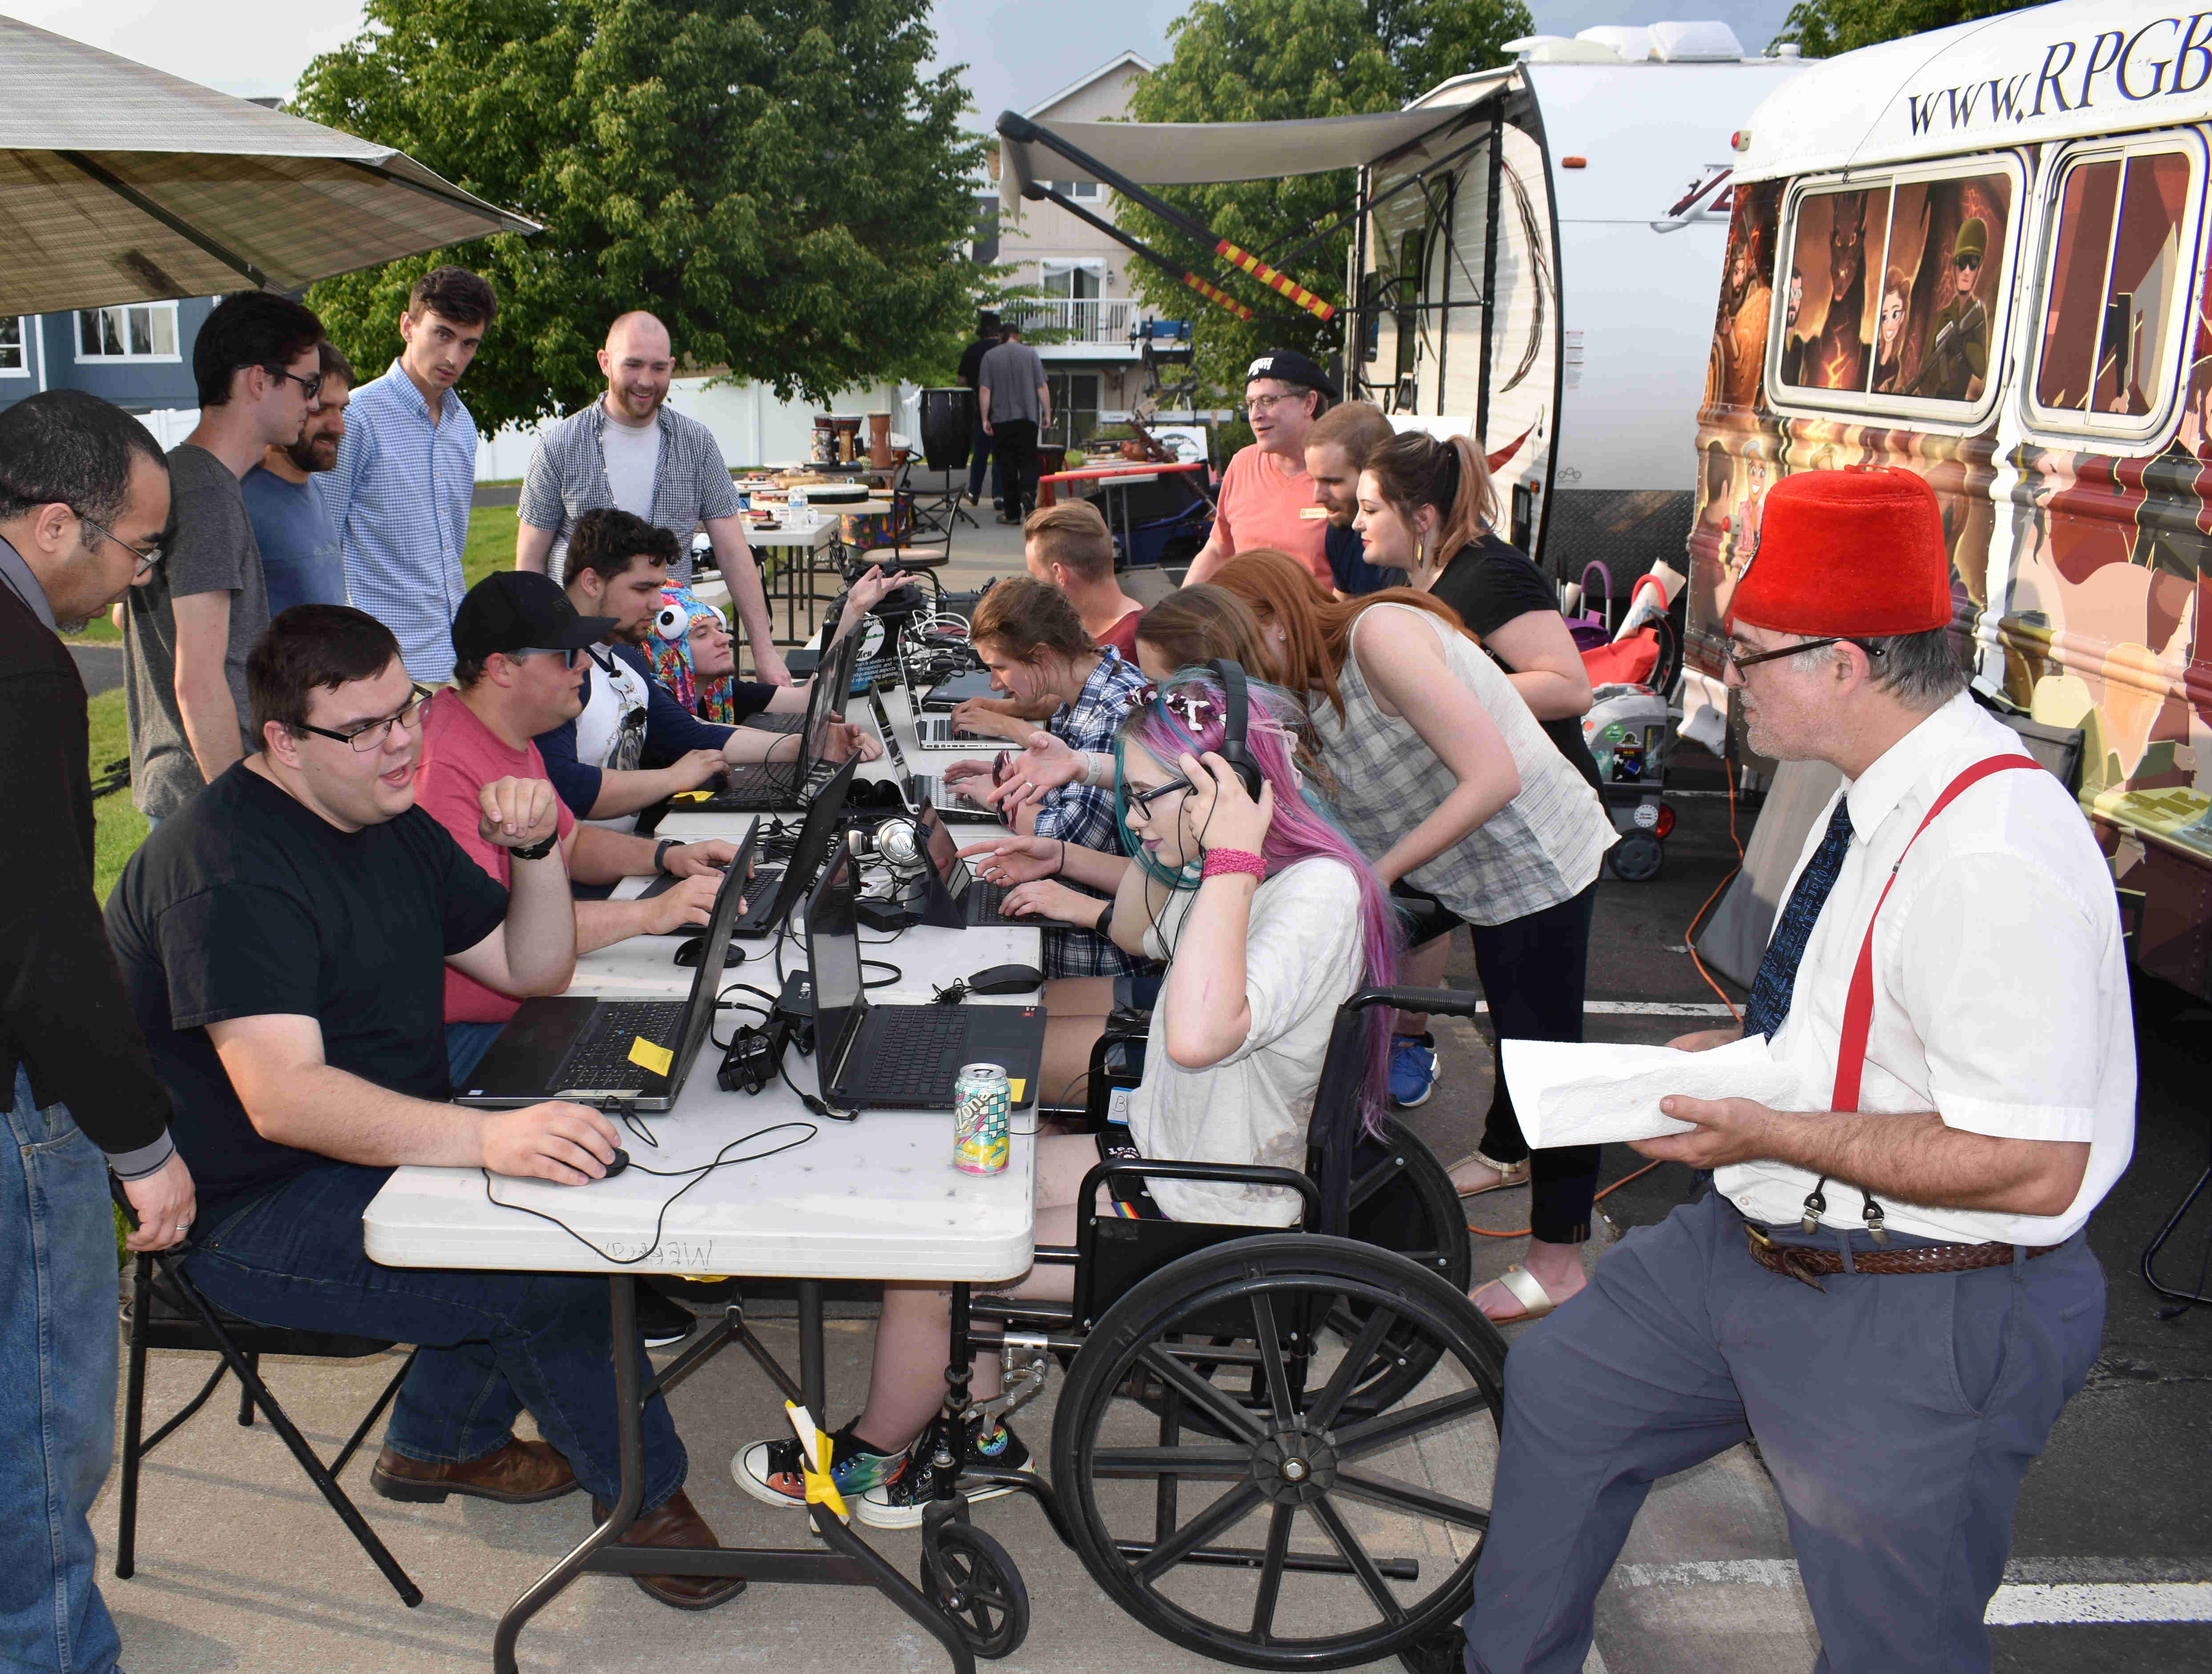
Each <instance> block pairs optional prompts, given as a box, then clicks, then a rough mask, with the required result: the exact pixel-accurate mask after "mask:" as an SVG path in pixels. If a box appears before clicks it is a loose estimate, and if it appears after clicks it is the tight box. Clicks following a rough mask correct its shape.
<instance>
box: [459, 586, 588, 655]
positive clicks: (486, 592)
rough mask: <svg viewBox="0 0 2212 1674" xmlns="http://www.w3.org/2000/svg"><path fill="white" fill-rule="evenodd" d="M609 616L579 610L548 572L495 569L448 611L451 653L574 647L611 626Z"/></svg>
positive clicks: (511, 651)
mask: <svg viewBox="0 0 2212 1674" xmlns="http://www.w3.org/2000/svg"><path fill="white" fill-rule="evenodd" d="M614 626H615V618H613V617H611V616H579V615H577V614H576V607H575V606H574V605H572V604H570V603H569V602H568V594H565V593H563V592H562V590H561V587H560V586H559V584H558V583H557V582H556V581H554V580H553V579H552V578H551V577H550V576H548V575H538V573H537V572H536V571H534V570H528V569H495V570H494V571H493V572H492V573H491V574H490V575H487V576H485V577H484V578H483V580H482V581H478V582H477V584H476V585H475V586H474V587H471V588H470V589H469V591H468V596H467V597H466V598H465V599H463V600H461V607H460V609H459V610H458V611H455V612H453V654H454V655H455V656H457V657H459V658H460V659H461V660H463V661H465V662H482V661H483V660H484V659H485V658H486V657H489V656H490V655H491V654H493V653H494V652H506V653H507V654H513V653H514V652H517V651H574V650H578V649H580V648H582V647H584V646H586V645H597V644H598V643H599V642H600V641H601V640H603V639H605V637H606V636H607V635H608V634H609V633H610V632H611V631H612V630H613V629H614Z"/></svg>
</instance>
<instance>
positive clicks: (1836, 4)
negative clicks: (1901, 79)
mask: <svg viewBox="0 0 2212 1674" xmlns="http://www.w3.org/2000/svg"><path fill="white" fill-rule="evenodd" d="M2024 3H2035V0H1797V3H1796V5H1794V6H1792V7H1791V8H1790V18H1789V21H1787V22H1786V23H1785V24H1784V25H1783V28H1782V33H1780V34H1779V35H1778V36H1777V37H1775V39H1776V40H1794V41H1796V43H1797V44H1798V45H1799V46H1802V47H1803V48H1804V49H1805V56H1806V57H1807V58H1834V57H1835V56H1836V54H1837V53H1838V52H1850V51H1852V50H1854V49H1855V48H1857V47H1861V46H1873V45H1874V44H1875V42H1876V41H1881V40H1901V39H1903V38H1904V37H1905V36H1906V35H1917V34H1922V33H1925V32H1926V31H1928V30H1929V29H1944V28H1948V27H1950V26H1951V25H1952V24H1954V23H1971V22H1972V21H1974V20H1975V19H1976V18H1981V17H1995V16H1996V15H1997V14H1998V13H2000V12H2016V11H2020V10H2021V9H2024Z"/></svg>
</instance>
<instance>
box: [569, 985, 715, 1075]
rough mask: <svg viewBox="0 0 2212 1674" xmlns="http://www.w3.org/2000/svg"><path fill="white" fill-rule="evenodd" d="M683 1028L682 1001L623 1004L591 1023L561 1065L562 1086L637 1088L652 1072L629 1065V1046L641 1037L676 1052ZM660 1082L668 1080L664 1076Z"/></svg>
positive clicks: (631, 1063)
mask: <svg viewBox="0 0 2212 1674" xmlns="http://www.w3.org/2000/svg"><path fill="white" fill-rule="evenodd" d="M683 1028H684V1001H681V1000H635V1001H629V1000H626V1001H623V1002H622V1003H621V1004H620V1005H619V1006H615V1007H609V1008H608V1009H606V1010H605V1011H603V1012H601V1013H600V1014H599V1015H598V1016H597V1017H595V1018H593V1019H592V1025H591V1027H590V1028H588V1029H586V1031H585V1032H584V1034H583V1038H581V1039H580V1040H578V1041H577V1043H576V1044H575V1046H574V1049H573V1050H571V1051H570V1052H569V1054H568V1062H566V1063H564V1064H562V1066H561V1074H560V1077H559V1081H560V1085H561V1086H562V1087H635V1086H636V1085H637V1084H638V1080H639V1078H640V1077H641V1076H648V1075H651V1074H653V1072H652V1071H651V1070H649V1069H647V1068H645V1067H644V1066H643V1065H642V1064H638V1063H633V1062H630V1056H629V1051H630V1047H631V1046H632V1045H633V1044H635V1042H636V1040H637V1038H638V1037H639V1036H640V1035H643V1036H644V1037H645V1038H647V1040H649V1041H651V1042H652V1043H653V1044H654V1045H656V1046H665V1047H666V1048H667V1049H668V1050H670V1051H671V1052H672V1051H674V1050H676V1043H677V1039H678V1036H679V1035H680V1034H681V1033H682V1032H683ZM661 1079H664V1080H665V1077H663V1078H661Z"/></svg>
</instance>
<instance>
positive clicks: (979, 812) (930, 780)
mask: <svg viewBox="0 0 2212 1674" xmlns="http://www.w3.org/2000/svg"><path fill="white" fill-rule="evenodd" d="M868 706H869V708H870V709H872V710H874V711H875V717H876V731H877V732H878V733H879V734H882V735H883V740H884V760H885V761H887V762H888V763H890V770H891V776H893V777H894V778H896V780H897V781H898V787H899V794H901V795H902V796H903V797H905V799H906V806H907V811H908V813H921V806H922V804H923V803H925V802H927V803H929V804H931V805H932V806H933V807H935V808H936V809H937V810H938V812H939V813H941V814H942V815H943V816H944V817H945V819H957V820H963V821H967V822H969V823H971V824H976V825H1001V822H1000V819H999V816H998V814H997V813H995V812H994V811H993V810H992V809H989V808H985V807H977V806H976V805H975V804H974V803H972V802H963V800H961V799H960V798H958V797H957V796H955V795H953V794H951V792H950V791H948V790H946V789H945V781H944V780H943V779H941V778H939V776H937V775H935V774H933V773H917V772H915V770H914V769H913V767H912V766H911V765H910V764H908V761H907V757H906V752H905V750H904V749H902V747H901V746H900V744H899V741H898V731H897V729H896V727H893V726H892V725H891V716H890V710H889V709H885V708H884V695H883V691H882V688H881V687H880V686H870V687H869V688H868ZM1002 829H1003V828H1002Z"/></svg>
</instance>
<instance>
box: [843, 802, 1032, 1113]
mask: <svg viewBox="0 0 2212 1674" xmlns="http://www.w3.org/2000/svg"><path fill="white" fill-rule="evenodd" d="M859 898H860V867H858V865H857V864H855V862H854V859H853V851H852V845H851V844H850V843H844V842H840V843H838V844H837V847H836V852H834V853H833V854H832V855H830V856H829V864H828V865H827V866H825V867H823V868H822V876H821V879H820V880H819V881H818V882H817V883H816V884H815V886H814V893H813V894H812V895H811V896H810V897H809V898H808V899H807V903H806V958H807V963H808V965H809V966H810V967H811V971H810V981H811V983H812V985H813V991H814V1067H815V1069H816V1072H817V1074H819V1075H820V1077H821V1084H822V1099H823V1103H825V1104H827V1105H829V1107H830V1108H831V1109H832V1110H842V1111H870V1110H873V1111H882V1110H893V1111H949V1110H951V1108H952V1106H953V1102H954V1100H953V1088H954V1085H955V1083H956V1082H957V1080H959V1076H960V1071H961V1068H962V1067H963V1065H966V1064H971V1063H995V1064H997V1065H999V1066H1000V1068H1003V1069H1004V1070H1005V1071H1006V1079H1007V1080H1008V1081H1009V1082H1010V1083H1011V1084H1012V1085H1011V1087H1010V1088H1009V1091H1010V1092H1011V1093H1012V1095H1013V1101H1014V1107H1015V1108H1016V1109H1017V1110H1019V1109H1020V1108H1022V1107H1023V1106H1024V1105H1028V1104H1030V1103H1032V1102H1033V1101H1034V1100H1035V1099H1036V1078H1037V1066H1038V1065H1039V1063H1041V1062H1042V1061H1043V1056H1044V1010H1043V1008H1042V1007H1039V1006H994V1005H987V1004H985V1005H972V1006H878V1005H872V1004H870V1003H869V1001H868V995H867V990H866V989H865V988H864V987H863V986H862V985H861V982H860V925H859V921H858V919H857V918H856V917H855V916H854V903H855V902H856V901H857V900H858V899H859Z"/></svg>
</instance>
